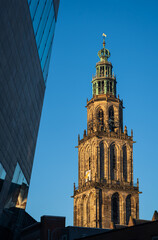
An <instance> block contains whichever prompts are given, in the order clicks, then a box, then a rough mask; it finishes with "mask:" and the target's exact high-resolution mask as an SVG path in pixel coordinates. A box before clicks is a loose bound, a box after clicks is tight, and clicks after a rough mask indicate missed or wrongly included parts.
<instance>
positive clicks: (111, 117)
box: [109, 106, 114, 132]
mask: <svg viewBox="0 0 158 240" xmlns="http://www.w3.org/2000/svg"><path fill="white" fill-rule="evenodd" d="M109 129H110V131H111V132H113V131H114V108H113V106H111V107H110V108H109Z"/></svg>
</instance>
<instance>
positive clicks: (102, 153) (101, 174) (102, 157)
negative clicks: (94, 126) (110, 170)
mask: <svg viewBox="0 0 158 240" xmlns="http://www.w3.org/2000/svg"><path fill="white" fill-rule="evenodd" d="M99 148H100V179H104V143H103V142H100V144H99Z"/></svg>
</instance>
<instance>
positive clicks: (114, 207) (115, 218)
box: [111, 193, 120, 224]
mask: <svg viewBox="0 0 158 240" xmlns="http://www.w3.org/2000/svg"><path fill="white" fill-rule="evenodd" d="M111 221H112V222H113V223H115V224H119V223H120V216H119V194H118V193H114V194H113V195H112V198H111Z"/></svg>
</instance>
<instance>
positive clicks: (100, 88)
mask: <svg viewBox="0 0 158 240" xmlns="http://www.w3.org/2000/svg"><path fill="white" fill-rule="evenodd" d="M100 90H101V88H100V82H98V94H100Z"/></svg>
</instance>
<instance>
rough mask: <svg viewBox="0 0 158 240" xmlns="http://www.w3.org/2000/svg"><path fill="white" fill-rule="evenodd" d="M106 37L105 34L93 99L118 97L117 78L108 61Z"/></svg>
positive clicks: (97, 66)
mask: <svg viewBox="0 0 158 240" xmlns="http://www.w3.org/2000/svg"><path fill="white" fill-rule="evenodd" d="M105 37H106V35H105V34H104V33H103V48H102V49H101V50H100V51H99V52H98V56H99V58H100V61H99V62H98V63H97V64H96V75H95V76H93V79H92V88H93V97H94V96H96V95H102V94H104V95H105V94H106V95H108V96H113V97H116V78H115V76H114V73H113V72H112V68H113V66H112V64H111V62H109V61H108V58H109V57H110V52H109V50H108V49H106V48H105Z"/></svg>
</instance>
